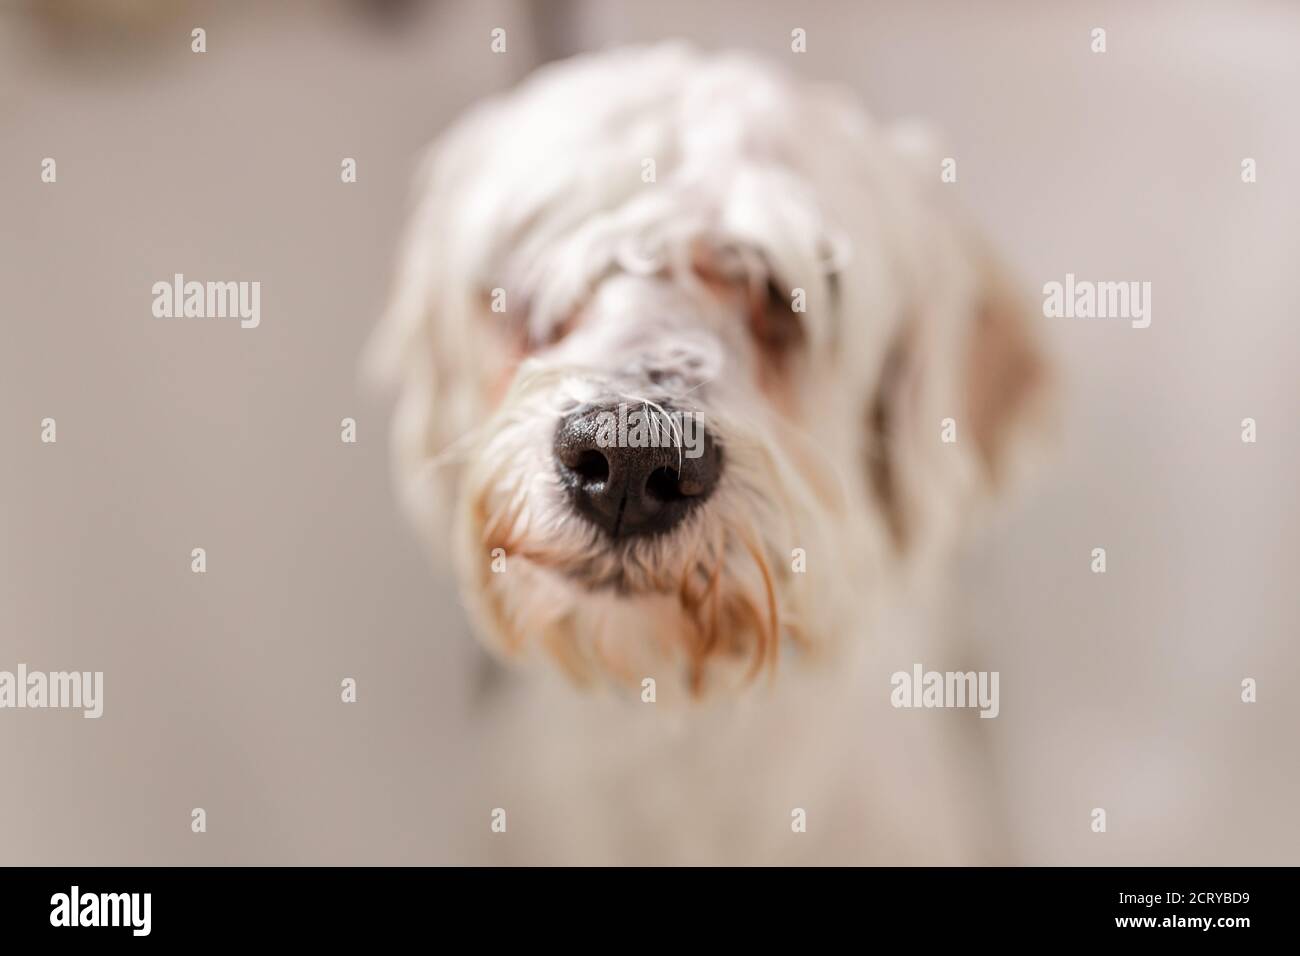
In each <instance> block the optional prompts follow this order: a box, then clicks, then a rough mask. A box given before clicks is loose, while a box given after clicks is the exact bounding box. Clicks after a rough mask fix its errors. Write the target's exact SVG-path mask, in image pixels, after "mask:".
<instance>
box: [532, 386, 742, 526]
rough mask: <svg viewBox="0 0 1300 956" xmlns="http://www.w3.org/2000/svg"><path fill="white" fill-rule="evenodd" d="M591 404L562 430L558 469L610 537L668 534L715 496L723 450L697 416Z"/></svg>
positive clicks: (557, 444)
mask: <svg viewBox="0 0 1300 956" xmlns="http://www.w3.org/2000/svg"><path fill="white" fill-rule="evenodd" d="M659 408H661V409H663V411H662V412H661V411H658V410H656V409H654V408H651V407H650V406H646V405H639V404H637V405H633V404H625V405H619V404H608V405H590V406H587V407H586V408H580V409H578V411H576V412H572V413H570V414H568V415H566V416H565V417H564V418H563V419H562V420H561V421H560V426H559V428H557V429H556V430H555V463H556V468H557V469H558V471H559V474H560V480H561V481H562V482H563V483H564V485H565V487H566V488H568V490H569V494H570V495H571V496H572V497H573V502H574V506H575V507H576V508H577V509H578V511H579V512H580V513H581V514H582V515H584V516H585V517H586V518H588V519H589V520H591V521H592V522H594V523H595V524H597V525H599V526H600V527H601V528H603V529H604V530H605V531H606V532H607V533H608V534H609V535H610V536H611V537H614V538H626V537H631V536H633V535H638V534H645V535H651V534H661V533H663V532H665V531H668V530H670V529H671V528H673V527H674V526H675V525H676V524H677V523H678V522H680V521H681V520H682V519H683V518H684V517H686V514H687V513H688V512H689V511H690V510H691V509H692V508H694V507H695V506H696V505H698V504H700V503H701V502H703V501H704V500H705V499H706V498H708V497H709V495H710V494H712V493H713V489H714V487H716V486H717V483H718V476H719V475H720V474H721V473H722V448H721V446H720V445H718V443H717V442H716V441H715V440H714V438H713V436H712V435H711V434H710V433H709V431H708V429H707V428H705V427H704V421H703V418H702V417H701V416H700V415H699V414H698V413H696V412H681V411H678V410H675V409H673V408H670V407H667V406H662V405H661V406H659Z"/></svg>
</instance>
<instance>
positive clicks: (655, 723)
mask: <svg viewBox="0 0 1300 956" xmlns="http://www.w3.org/2000/svg"><path fill="white" fill-rule="evenodd" d="M944 188H945V187H944V186H943V185H942V184H941V183H940V181H939V154H938V153H937V152H935V151H934V149H933V148H932V147H931V146H929V144H928V137H926V136H924V135H921V136H918V135H916V133H915V131H913V130H908V129H896V130H882V129H881V128H879V127H878V126H876V125H875V124H874V123H873V122H872V121H871V120H870V119H869V118H868V117H867V116H866V114H865V113H864V112H863V111H862V110H861V109H860V108H859V107H858V106H857V105H855V104H854V103H853V102H852V101H851V100H850V99H848V98H846V97H845V96H843V95H842V94H840V93H839V92H838V91H835V90H831V89H827V88H823V87H819V86H815V85H812V84H810V83H807V82H805V81H802V80H799V79H796V78H794V77H792V76H790V75H788V74H787V73H785V72H782V71H780V70H778V69H776V68H773V67H771V66H768V65H765V64H763V63H760V62H757V61H755V60H752V59H750V58H748V57H744V56H737V55H726V56H716V55H709V56H706V55H701V54H698V53H696V52H693V51H691V50H689V49H686V48H683V47H679V46H664V47H655V48H650V49H637V50H621V51H615V52H611V53H607V54H600V55H596V56H590V57H584V58H579V59H576V60H573V61H568V62H564V63H560V64H557V65H553V66H549V67H546V68H544V69H542V70H540V71H538V73H537V74H536V75H535V76H534V77H533V78H531V79H530V80H529V81H527V82H526V83H525V84H524V85H523V86H522V87H520V88H519V89H518V90H517V91H514V92H512V93H510V94H508V95H506V96H504V97H502V98H499V99H496V100H493V101H491V102H489V103H486V104H484V105H482V106H479V107H477V108H476V109H474V110H473V111H471V112H470V113H469V114H468V115H467V116H466V117H465V118H464V119H463V120H461V121H460V122H459V123H458V124H457V125H455V126H454V127H453V128H452V129H451V130H450V131H448V132H447V133H446V134H445V135H444V136H443V137H442V138H441V140H440V141H439V142H438V143H437V144H435V146H434V148H433V150H432V151H431V153H430V155H429V158H428V160H427V162H426V164H425V166H424V170H423V172H422V174H421V176H420V179H419V184H418V190H419V207H418V210H417V212H416V214H415V216H414V220H413V222H412V225H411V227H410V232H409V235H408V238H407V241H406V244H405V248H404V253H403V257H402V261H401V264H400V267H399V274H398V279H397V284H396V290H395V294H394V297H393V300H392V304H391V307H390V310H389V313H388V315H387V317H386V319H385V321H384V323H383V326H382V328H381V330H380V333H379V334H378V335H377V337H376V340H375V343H374V347H373V350H372V355H371V361H372V363H373V367H374V368H375V369H376V370H378V371H379V373H380V374H381V375H383V376H384V377H386V378H387V379H389V380H393V381H396V382H397V383H398V384H399V385H400V398H399V403H398V407H397V412H396V416H395V423H394V451H395V459H396V473H397V477H398V480H399V483H400V490H401V495H402V499H403V501H404V502H405V504H406V506H407V507H408V509H409V511H410V513H411V515H412V517H413V519H414V520H415V522H416V523H417V524H418V525H419V526H420V527H421V529H422V530H423V531H425V532H426V533H428V534H429V535H430V536H431V541H433V542H435V546H436V547H437V548H438V549H440V550H445V549H446V548H447V544H448V541H450V551H451V553H452V554H453V555H454V559H455V563H456V566H457V570H458V573H459V577H460V580H461V584H462V591H463V594H464V596H465V599H466V603H467V605H468V607H469V610H470V612H471V616H472V619H473V621H474V622H475V624H476V626H477V627H478V629H479V630H480V632H481V633H482V634H483V636H484V638H485V639H486V641H487V642H488V643H489V644H490V645H491V646H492V647H494V648H496V649H497V650H498V651H500V652H501V653H502V654H504V655H506V656H508V657H510V658H514V659H519V660H526V659H529V658H542V659H545V660H549V661H553V662H555V663H557V664H558V665H559V670H560V671H561V672H563V674H564V675H565V680H564V682H563V684H562V685H557V684H556V682H555V681H554V680H553V679H552V678H550V677H547V676H543V675H541V674H538V675H534V676H533V677H532V679H530V680H527V681H523V682H520V683H521V686H520V687H516V688H514V689H513V690H512V691H511V692H510V694H509V695H508V699H506V700H502V701H500V702H499V706H498V708H497V714H496V716H495V718H494V719H496V720H499V721H500V722H501V723H500V729H499V732H498V737H497V739H498V740H499V742H500V745H501V747H500V749H499V750H498V751H497V756H499V757H500V758H501V759H502V760H503V761H504V763H503V764H502V775H501V779H500V781H498V783H497V784H494V786H500V787H503V788H505V789H507V790H509V791H510V793H511V796H510V800H511V801H513V805H514V806H515V807H516V810H517V816H516V819H517V820H520V821H529V822H528V823H525V824H523V825H522V826H521V825H516V826H513V827H512V828H511V830H510V831H509V835H508V836H507V837H505V838H503V839H502V840H499V841H497V842H496V843H494V844H493V845H494V847H495V848H496V849H501V848H502V847H503V846H504V847H507V848H508V849H511V850H514V851H516V852H517V853H518V854H519V856H518V857H517V858H520V859H528V860H531V861H536V862H541V861H555V862H559V861H571V860H584V861H596V860H608V861H619V860H623V861H628V860H636V861H663V862H671V861H698V862H719V861H729V862H730V861H769V860H775V859H781V858H796V859H807V860H812V859H818V860H827V859H837V860H848V859H856V860H860V861H864V862H866V861H870V862H883V861H892V862H923V861H940V860H955V859H968V858H970V857H971V855H972V853H975V852H976V849H977V847H978V846H979V845H980V840H979V838H978V836H977V834H979V833H981V832H987V829H988V828H987V826H982V825H980V824H977V823H974V822H972V821H970V820H966V819H965V817H966V815H967V814H968V813H970V812H977V813H978V812H979V811H974V810H973V809H972V808H973V805H974V803H973V801H972V800H971V799H967V800H966V801H965V802H963V801H962V800H961V799H958V797H959V796H960V787H957V786H954V784H953V780H954V779H955V778H956V774H955V770H956V763H954V760H955V758H954V755H953V754H951V753H947V752H946V751H945V749H944V747H945V743H944V741H945V738H949V737H950V735H949V734H947V733H946V732H943V731H942V730H941V726H942V725H943V723H944V722H945V721H946V722H948V725H949V727H951V721H952V720H954V719H957V718H958V717H960V716H961V715H952V714H929V715H926V714H920V713H913V712H907V711H903V712H900V711H894V710H892V709H891V708H890V707H889V689H890V688H889V674H890V673H891V672H892V671H894V670H898V669H900V668H908V667H910V666H911V662H913V661H920V660H930V659H932V656H927V651H930V652H931V655H933V653H935V651H934V648H933V646H932V645H930V644H928V643H922V637H923V635H925V634H926V633H927V632H928V630H929V629H928V628H926V627H922V626H918V625H917V623H916V620H915V616H914V613H913V609H914V607H915V606H916V604H917V603H918V601H917V600H916V597H915V595H916V592H917V589H916V588H915V587H914V585H915V584H916V583H917V582H918V581H920V582H921V583H922V584H925V583H928V582H930V581H931V580H933V579H934V578H935V577H936V576H937V574H936V570H935V569H936V562H937V560H938V559H941V558H942V557H943V555H944V554H945V553H946V552H947V551H948V550H949V549H950V547H951V545H952V543H953V542H954V541H955V539H956V536H957V533H958V532H959V531H960V530H961V528H962V526H963V525H964V524H965V523H966V521H965V519H966V516H967V515H968V514H969V513H970V512H971V511H972V509H974V508H975V507H976V506H977V504H978V502H979V501H980V500H981V499H982V498H983V497H985V495H984V493H985V492H987V491H989V490H990V489H992V488H993V487H994V486H995V484H996V483H998V481H999V480H1000V479H1002V478H1004V477H1005V476H1006V473H1007V470H1008V463H1009V461H1010V454H1011V450H1012V447H1013V444H1014V442H1013V439H1014V438H1015V436H1016V435H1017V434H1018V433H1019V432H1021V431H1023V429H1022V427H1021V426H1023V425H1025V424H1027V423H1030V422H1032V421H1033V420H1034V419H1035V417H1036V415H1037V414H1038V409H1039V408H1040V406H1041V402H1040V400H1039V399H1040V398H1041V396H1042V394H1043V391H1044V390H1043V388H1042V384H1043V382H1044V380H1045V377H1044V370H1043V364H1042V361H1041V358H1040V355H1039V352H1038V349H1037V346H1036V344H1035V341H1034V339H1033V337H1032V336H1031V335H1030V333H1029V329H1028V326H1027V324H1026V322H1025V321H1024V319H1023V318H1022V315H1021V313H1020V311H1019V310H1018V303H1016V301H1015V297H1014V296H1013V295H1008V293H1007V288H1008V287H1007V285H1006V283H1005V282H1004V281H1003V280H1002V279H1001V278H1000V276H999V274H998V272H997V270H996V269H995V267H994V266H993V265H992V264H991V262H990V259H989V257H988V255H987V253H986V251H985V250H984V248H983V247H982V245H981V244H980V243H979V242H978V241H976V240H975V239H974V238H973V236H972V235H971V234H970V232H969V231H968V230H967V228H966V227H965V226H964V225H963V224H962V223H961V222H960V220H959V219H958V218H957V216H956V215H955V214H954V213H953V212H952V211H951V210H949V209H947V208H946V204H945V203H944V202H943V200H944V199H945V198H946V197H944V196H943V195H942V191H943V189H944ZM607 401H623V402H628V403H635V404H636V405H638V406H641V407H647V408H651V409H663V408H666V407H668V406H672V407H674V408H677V409H687V410H690V411H692V412H696V413H698V414H700V415H701V416H702V418H703V420H704V421H705V422H706V423H707V427H708V429H709V431H710V432H711V434H713V435H714V436H715V437H716V438H717V440H718V441H719V442H720V444H721V446H722V448H723V451H724V454H725V465H724V467H723V469H722V472H721V476H720V479H719V482H718V485H717V488H716V490H715V491H714V492H713V494H712V495H711V496H710V497H709V498H708V500H707V501H704V502H703V503H702V504H700V506H698V507H696V508H694V509H693V510H692V511H690V513H689V515H688V516H687V518H686V519H685V520H684V521H683V522H682V523H681V524H680V525H678V526H677V527H675V528H673V529H672V530H671V531H668V532H666V533H664V534H659V535H654V536H639V537H633V538H628V539H611V537H610V536H609V535H608V534H607V533H605V532H604V531H602V530H601V529H600V528H598V527H596V526H595V525H594V524H592V523H591V522H589V521H587V520H586V519H585V518H583V517H582V516H581V515H580V514H579V513H578V512H577V511H576V510H575V509H574V507H573V504H572V501H571V499H570V497H569V496H568V495H567V494H566V491H565V488H564V486H563V482H562V481H561V480H560V478H559V475H558V471H557V467H556V463H555V461H554V452H553V440H554V437H555V434H556V428H557V424H558V423H559V422H560V420H561V418H562V417H563V416H564V415H566V414H568V413H569V412H572V411H574V410H576V409H580V408H584V407H587V406H589V405H591V404H592V403H596V402H607ZM945 419H952V425H953V429H950V431H949V434H952V433H953V430H955V435H956V441H953V442H946V441H943V440H942V438H941V436H942V434H943V423H944V420H945ZM448 535H450V537H448ZM940 653H941V652H940ZM552 670H553V669H552ZM647 680H653V681H654V688H655V702H654V703H653V704H650V703H647V702H645V700H644V698H645V696H646V693H645V688H646V687H647V686H648V685H647V684H646V683H645V682H646V681H647ZM575 685H576V686H575ZM580 688H585V690H583V689H580ZM506 781H508V783H507V782H506ZM496 792H500V791H496ZM501 799H502V800H504V798H501ZM499 805H502V806H505V805H506V804H505V803H504V802H502V803H500V804H499ZM813 807H816V808H817V809H816V811H815V812H814V811H813ZM794 808H802V809H805V810H808V811H809V816H810V819H813V820H816V821H817V822H816V823H813V822H810V823H809V825H808V833H805V834H794V833H792V831H791V825H790V823H791V813H792V810H793V809H794ZM484 813H485V814H486V811H484ZM483 819H486V816H484V817H483ZM963 821H965V822H963ZM485 829H486V826H485Z"/></svg>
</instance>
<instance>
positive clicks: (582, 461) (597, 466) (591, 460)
mask: <svg viewBox="0 0 1300 956" xmlns="http://www.w3.org/2000/svg"><path fill="white" fill-rule="evenodd" d="M573 471H574V473H575V474H577V475H578V477H579V478H581V479H582V480H583V481H584V482H599V481H605V480H606V479H607V478H609V461H608V460H606V458H605V456H604V455H602V454H601V453H600V452H598V451H597V450H596V449H594V448H589V449H587V450H586V451H584V452H583V453H582V454H580V455H579V456H578V461H577V463H576V464H574V465H573Z"/></svg>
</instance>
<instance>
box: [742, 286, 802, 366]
mask: <svg viewBox="0 0 1300 956" xmlns="http://www.w3.org/2000/svg"><path fill="white" fill-rule="evenodd" d="M802 305H803V302H802V297H801V294H800V290H798V289H792V290H790V291H789V292H787V291H786V290H785V289H784V288H782V286H781V285H780V283H778V282H776V281H775V280H769V281H768V283H767V295H766V297H765V298H761V299H759V301H758V302H757V303H756V304H755V307H754V309H753V314H752V315H751V317H750V332H751V334H752V335H753V336H754V341H755V342H757V343H758V344H759V346H760V347H762V348H763V349H764V350H766V351H769V352H773V353H779V352H786V351H789V350H790V349H793V348H794V347H796V346H797V345H799V343H800V342H802V341H803V322H802V321H801V319H800V314H801V312H800V310H801V308H802Z"/></svg>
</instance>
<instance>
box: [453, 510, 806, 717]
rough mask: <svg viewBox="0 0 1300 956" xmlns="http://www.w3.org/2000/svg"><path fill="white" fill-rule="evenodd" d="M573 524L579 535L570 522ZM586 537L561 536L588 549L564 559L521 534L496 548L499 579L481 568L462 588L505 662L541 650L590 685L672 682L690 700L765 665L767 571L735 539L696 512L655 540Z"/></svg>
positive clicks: (594, 531)
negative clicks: (502, 555) (675, 678)
mask: <svg viewBox="0 0 1300 956" xmlns="http://www.w3.org/2000/svg"><path fill="white" fill-rule="evenodd" d="M570 520H573V521H581V522H584V525H585V519H582V518H581V516H578V515H576V514H575V515H573V516H572V517H571V519H570ZM587 530H589V531H590V534H589V535H581V536H580V535H577V534H576V533H574V532H576V528H572V527H571V528H569V531H570V534H569V535H566V536H565V538H566V541H567V542H569V543H573V544H576V542H577V540H578V539H579V538H585V546H575V547H570V548H563V549H561V548H558V547H556V546H555V543H554V542H553V541H552V542H547V541H546V540H545V539H540V538H539V539H530V536H527V535H525V536H523V537H522V538H521V539H516V540H513V541H511V542H510V543H509V544H503V546H504V550H505V551H506V559H505V560H506V562H507V564H506V568H507V570H506V571H505V572H504V573H491V572H488V571H483V570H482V568H483V563H482V562H480V563H479V564H478V568H479V570H478V571H477V572H475V571H469V573H468V575H467V576H466V577H465V578H463V582H462V583H463V584H464V586H465V588H466V592H467V598H468V601H467V603H468V604H469V605H470V607H471V608H472V609H474V610H475V611H476V612H477V619H478V621H479V622H480V624H481V625H482V630H483V631H484V633H485V636H488V637H489V638H490V641H489V642H490V643H491V644H493V645H494V646H495V647H497V648H498V649H499V650H501V651H503V652H504V653H505V654H506V656H508V657H515V656H521V655H524V654H526V653H528V652H529V649H530V648H535V649H540V650H542V651H543V652H545V653H546V654H548V655H549V656H550V657H551V658H553V659H554V661H555V662H556V663H558V664H559V665H560V667H561V669H562V670H564V671H565V672H567V673H568V674H569V675H570V676H571V677H573V678H575V679H576V680H577V681H578V682H579V683H581V684H587V685H590V684H597V683H613V684H622V685H625V686H630V687H636V686H638V685H639V682H640V681H641V680H642V679H643V678H644V677H645V676H648V675H655V676H658V677H660V678H663V677H664V676H665V675H666V674H668V673H674V674H677V675H679V676H680V678H681V682H682V685H683V686H684V687H686V688H687V690H688V692H689V693H690V694H692V695H698V694H700V693H702V692H703V691H704V690H705V689H706V687H707V688H708V689H710V690H712V689H714V688H717V687H721V686H723V685H724V684H726V685H731V684H737V685H739V684H742V683H744V682H745V680H746V679H749V678H752V677H754V676H755V675H757V674H758V673H759V672H760V671H762V670H763V669H764V668H765V667H771V666H773V665H774V663H775V659H776V650H777V642H778V639H779V637H778V635H779V633H780V625H779V623H778V620H779V609H778V608H779V601H778V596H777V593H776V583H775V581H774V577H775V575H774V573H773V571H772V561H771V560H770V559H769V558H767V557H765V556H764V555H763V554H762V551H761V547H760V546H759V545H758V544H757V542H756V541H753V540H751V536H750V535H748V534H745V533H744V532H743V530H742V529H727V528H725V527H723V526H722V525H721V524H720V523H719V522H718V521H716V520H709V516H708V509H707V506H704V507H701V508H700V509H697V513H696V514H695V515H693V516H692V517H691V519H688V520H687V521H686V522H685V523H684V524H683V525H681V526H679V527H677V528H675V529H672V530H670V531H666V532H663V533H661V534H656V535H636V536H632V537H628V538H626V539H613V538H610V537H609V536H608V535H607V534H605V533H604V532H603V531H601V530H600V529H598V528H596V527H595V526H594V525H593V526H591V527H590V528H588V529H587ZM489 540H491V539H489ZM504 540H505V539H503V543H504ZM465 570H467V571H468V569H465ZM706 672H707V676H706ZM723 674H728V675H734V677H733V676H728V677H726V678H724V677H723V676H721V675H723ZM715 675H717V676H715Z"/></svg>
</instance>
